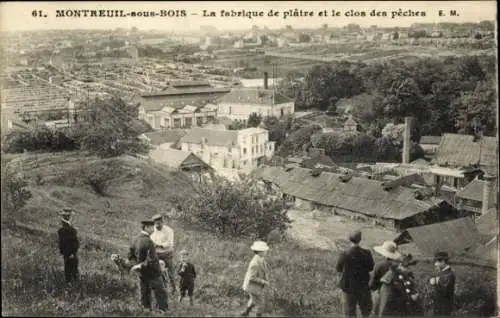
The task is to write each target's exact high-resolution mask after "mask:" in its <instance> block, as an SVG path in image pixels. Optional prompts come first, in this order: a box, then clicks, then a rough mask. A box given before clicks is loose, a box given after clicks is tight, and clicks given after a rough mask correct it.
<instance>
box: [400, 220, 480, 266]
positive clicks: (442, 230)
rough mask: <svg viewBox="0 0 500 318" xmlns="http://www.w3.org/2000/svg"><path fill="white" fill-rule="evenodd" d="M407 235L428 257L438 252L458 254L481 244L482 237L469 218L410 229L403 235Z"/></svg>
mask: <svg viewBox="0 0 500 318" xmlns="http://www.w3.org/2000/svg"><path fill="white" fill-rule="evenodd" d="M405 232H406V233H405ZM406 234H408V235H409V236H410V237H411V239H412V241H413V242H414V243H415V244H416V245H417V247H418V248H419V249H420V250H421V251H422V252H423V253H424V254H425V255H427V256H432V255H434V253H436V252H437V251H446V252H448V253H450V254H458V253H460V252H462V251H464V250H466V249H468V248H471V247H475V246H477V244H479V243H480V242H481V235H480V234H479V232H478V231H477V229H476V228H475V225H474V221H473V220H472V219H471V218H468V217H467V218H460V219H456V220H452V221H446V222H440V223H434V224H429V225H424V226H418V227H412V228H408V229H406V230H405V231H404V232H403V233H402V234H401V235H406Z"/></svg>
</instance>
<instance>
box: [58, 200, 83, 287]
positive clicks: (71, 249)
mask: <svg viewBox="0 0 500 318" xmlns="http://www.w3.org/2000/svg"><path fill="white" fill-rule="evenodd" d="M72 214H73V210H72V209H69V208H65V209H63V210H62V211H61V212H60V213H59V215H60V216H61V227H60V228H59V230H57V235H58V237H59V252H60V253H61V255H62V256H63V259H64V277H65V279H66V283H68V284H71V283H72V282H74V281H77V280H78V279H79V277H78V276H79V272H78V257H77V252H78V249H79V248H80V241H79V240H78V235H77V234H78V232H77V230H76V229H75V228H74V227H73V225H72V224H71V216H72Z"/></svg>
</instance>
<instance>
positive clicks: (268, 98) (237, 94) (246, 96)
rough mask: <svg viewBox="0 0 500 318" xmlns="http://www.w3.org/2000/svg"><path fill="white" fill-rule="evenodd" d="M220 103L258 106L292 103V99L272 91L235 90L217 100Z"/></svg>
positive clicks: (254, 89) (255, 89)
mask: <svg viewBox="0 0 500 318" xmlns="http://www.w3.org/2000/svg"><path fill="white" fill-rule="evenodd" d="M219 101H220V102H221V103H237V104H258V105H275V104H282V103H290V102H293V100H292V99H290V98H288V97H285V96H283V95H281V94H278V93H275V94H274V102H273V90H271V89H268V90H265V89H257V88H237V89H233V90H232V91H231V92H230V93H228V94H226V95H224V96H222V97H221V98H219Z"/></svg>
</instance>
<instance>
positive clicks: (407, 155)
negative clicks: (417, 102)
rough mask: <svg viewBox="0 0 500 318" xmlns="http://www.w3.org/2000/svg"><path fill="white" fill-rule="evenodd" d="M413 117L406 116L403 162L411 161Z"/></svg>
mask: <svg viewBox="0 0 500 318" xmlns="http://www.w3.org/2000/svg"><path fill="white" fill-rule="evenodd" d="M410 136H411V117H405V129H404V132H403V164H407V163H410V149H411V140H410Z"/></svg>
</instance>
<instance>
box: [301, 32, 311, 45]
mask: <svg viewBox="0 0 500 318" xmlns="http://www.w3.org/2000/svg"><path fill="white" fill-rule="evenodd" d="M299 42H300V43H308V42H311V36H310V35H309V34H307V33H301V34H299Z"/></svg>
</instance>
